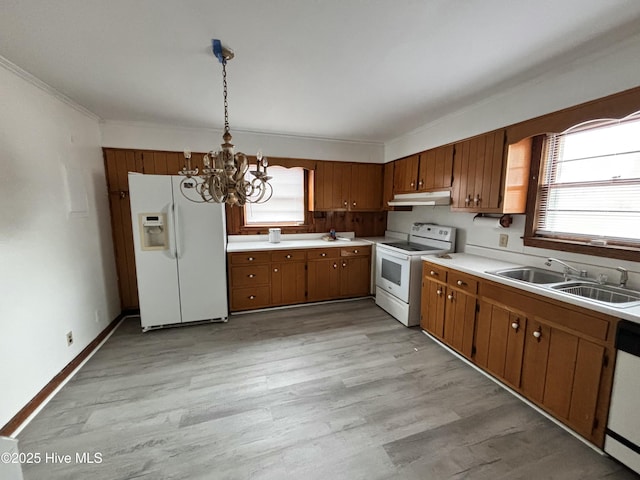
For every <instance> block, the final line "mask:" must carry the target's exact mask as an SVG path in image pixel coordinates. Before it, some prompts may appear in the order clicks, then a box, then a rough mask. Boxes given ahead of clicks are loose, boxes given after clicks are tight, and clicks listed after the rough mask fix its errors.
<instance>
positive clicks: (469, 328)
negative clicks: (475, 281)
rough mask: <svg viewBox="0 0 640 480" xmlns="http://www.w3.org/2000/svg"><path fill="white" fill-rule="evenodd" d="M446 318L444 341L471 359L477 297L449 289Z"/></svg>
mask: <svg viewBox="0 0 640 480" xmlns="http://www.w3.org/2000/svg"><path fill="white" fill-rule="evenodd" d="M446 298H447V301H446V305H445V317H444V340H445V342H446V343H447V344H448V345H450V346H451V347H453V348H455V349H456V350H458V351H459V352H460V353H462V354H463V355H464V356H466V357H469V358H471V352H472V349H473V330H474V326H475V319H476V297H475V296H474V295H467V294H466V293H464V292H461V291H459V290H455V289H453V288H451V287H448V293H447V297H446Z"/></svg>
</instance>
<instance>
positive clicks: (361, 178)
mask: <svg viewBox="0 0 640 480" xmlns="http://www.w3.org/2000/svg"><path fill="white" fill-rule="evenodd" d="M383 168H384V167H383V166H382V165H375V164H370V163H362V164H358V163H354V164H351V176H350V179H351V185H350V189H349V190H350V199H349V210H351V211H354V212H363V211H365V212H366V211H374V212H377V211H380V210H382V182H383Z"/></svg>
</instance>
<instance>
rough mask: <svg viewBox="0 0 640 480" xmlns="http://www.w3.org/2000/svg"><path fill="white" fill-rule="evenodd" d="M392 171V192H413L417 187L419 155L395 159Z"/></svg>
mask: <svg viewBox="0 0 640 480" xmlns="http://www.w3.org/2000/svg"><path fill="white" fill-rule="evenodd" d="M394 163H395V165H394V172H393V193H413V192H415V191H416V189H417V183H418V165H419V163H420V155H412V156H410V157H406V158H401V159H400V160H396V161H395V162H394Z"/></svg>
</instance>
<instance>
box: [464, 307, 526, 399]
mask: <svg viewBox="0 0 640 480" xmlns="http://www.w3.org/2000/svg"><path fill="white" fill-rule="evenodd" d="M525 329H526V318H525V317H524V316H521V315H517V314H515V313H512V312H509V311H508V310H506V309H505V308H502V307H500V306H498V305H492V304H490V303H488V302H481V303H480V311H479V313H478V318H477V323H476V333H475V339H476V341H475V346H476V353H475V356H474V360H475V362H476V364H478V365H479V366H481V367H483V368H485V369H487V370H488V371H490V372H491V373H493V374H494V375H496V376H498V377H500V378H503V379H504V380H506V381H507V382H509V383H510V384H511V385H513V386H515V387H519V386H520V372H521V369H522V354H523V350H524V335H525Z"/></svg>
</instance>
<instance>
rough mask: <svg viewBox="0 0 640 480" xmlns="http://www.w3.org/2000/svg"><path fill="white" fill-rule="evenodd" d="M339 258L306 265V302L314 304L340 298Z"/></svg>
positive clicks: (315, 261)
mask: <svg viewBox="0 0 640 480" xmlns="http://www.w3.org/2000/svg"><path fill="white" fill-rule="evenodd" d="M341 262H342V259H341V258H335V259H333V258H330V259H328V260H314V261H310V262H308V263H307V281H308V285H307V288H308V290H307V300H309V301H312V302H316V301H319V300H329V299H331V298H336V297H339V296H340V271H341V269H342V268H341Z"/></svg>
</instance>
